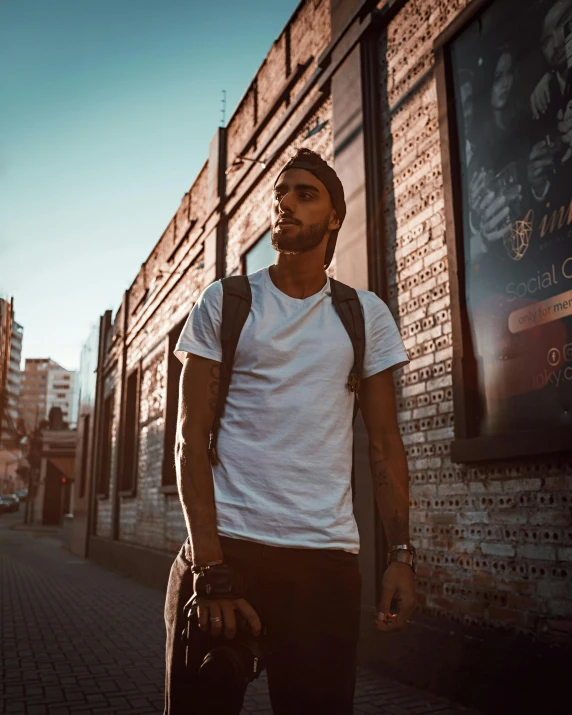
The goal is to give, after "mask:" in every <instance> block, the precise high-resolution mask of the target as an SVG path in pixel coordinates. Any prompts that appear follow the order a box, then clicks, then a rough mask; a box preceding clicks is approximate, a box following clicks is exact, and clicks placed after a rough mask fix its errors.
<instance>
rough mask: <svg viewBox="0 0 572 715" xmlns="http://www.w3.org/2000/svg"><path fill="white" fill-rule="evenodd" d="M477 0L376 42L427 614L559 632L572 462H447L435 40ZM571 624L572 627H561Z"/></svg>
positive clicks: (448, 345)
mask: <svg viewBox="0 0 572 715" xmlns="http://www.w3.org/2000/svg"><path fill="white" fill-rule="evenodd" d="M467 4H468V3H467V0H457V1H456V2H451V1H449V0H447V1H446V0H410V2H409V3H407V5H406V6H405V8H404V9H403V10H402V11H401V12H400V13H399V14H398V16H397V17H396V18H395V20H394V21H393V22H392V24H391V25H390V27H389V30H388V35H387V43H386V44H385V43H384V42H383V41H382V42H381V43H380V68H381V75H382V88H381V97H382V105H383V106H384V109H385V111H384V112H383V117H382V122H383V132H384V135H385V145H386V147H387V153H386V155H385V156H384V157H383V160H384V182H385V185H386V189H385V192H386V195H385V221H386V226H387V256H386V260H387V270H388V281H389V296H390V308H391V309H392V311H393V313H394V315H395V316H396V317H397V319H398V323H399V326H400V329H401V333H402V336H403V340H404V342H405V345H406V347H407V349H408V351H409V355H410V358H411V363H410V365H409V366H408V367H407V368H405V369H404V370H403V371H402V372H401V373H400V375H399V377H398V378H397V396H398V410H399V422H400V429H401V433H402V436H403V441H404V443H405V448H406V452H407V458H408V462H409V468H410V475H411V509H412V511H411V530H412V538H413V539H414V542H415V543H416V544H417V546H418V547H419V550H420V554H421V567H420V569H419V579H418V589H419V592H420V602H421V605H422V611H423V610H424V611H425V612H427V613H429V614H432V615H436V614H437V615H439V614H442V615H446V616H448V617H452V618H454V619H458V620H461V621H463V622H465V623H467V624H472V625H479V626H493V627H506V628H509V629H511V630H512V631H519V632H524V633H531V634H532V633H536V634H538V635H539V636H540V637H542V638H552V637H554V638H558V637H559V636H560V635H563V633H565V631H566V629H567V628H569V627H570V625H572V623H571V621H566V618H567V619H570V618H571V614H572V587H571V583H572V564H571V561H572V523H571V510H570V507H571V503H570V501H571V499H570V489H571V487H572V463H570V462H566V461H565V460H561V459H558V458H552V459H526V461H525V460H518V461H514V460H513V461H510V462H505V463H494V464H483V465H482V466H479V467H474V466H471V467H469V466H465V465H463V466H462V465H456V464H453V463H452V462H451V459H450V456H449V445H450V441H451V440H452V438H453V436H454V433H453V430H454V424H453V403H452V376H451V366H452V354H453V351H452V340H451V330H452V327H451V311H450V296H449V274H448V265H447V250H446V245H445V215H444V194H443V176H442V170H441V147H440V143H439V116H438V108H437V92H436V81H435V76H434V74H433V65H434V56H433V50H432V44H433V41H434V39H435V38H436V37H437V36H438V35H439V34H440V33H441V32H442V30H443V29H444V28H445V27H446V26H447V24H448V23H450V22H451V20H452V19H453V18H454V17H455V16H456V15H457V14H458V13H459V12H460V11H461V10H462V9H463V8H464V7H465V5H467ZM560 617H563V619H562V620H559V618H560Z"/></svg>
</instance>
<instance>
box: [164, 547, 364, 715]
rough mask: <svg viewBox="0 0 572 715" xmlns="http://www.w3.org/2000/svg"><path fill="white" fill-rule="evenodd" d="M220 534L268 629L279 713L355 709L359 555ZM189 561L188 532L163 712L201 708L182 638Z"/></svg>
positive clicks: (340, 714)
mask: <svg viewBox="0 0 572 715" xmlns="http://www.w3.org/2000/svg"><path fill="white" fill-rule="evenodd" d="M220 542H221V547H222V550H223V553H224V557H225V560H226V562H227V563H228V564H229V565H230V566H232V567H233V568H234V569H235V570H237V571H240V572H241V573H242V574H243V576H244V577H245V579H246V584H247V590H246V599H247V600H248V602H249V603H250V604H251V605H252V606H253V608H254V609H255V610H256V611H257V613H258V615H259V617H260V620H261V621H262V627H263V629H266V637H267V642H268V647H269V650H268V657H267V661H266V670H267V675H268V687H269V693H270V700H271V703H272V710H273V712H274V715H321V713H328V715H351V713H353V697H354V690H355V679H356V650H357V642H358V637H359V621H360V603H361V574H360V570H359V563H358V557H357V555H355V554H350V553H348V552H346V551H341V550H332V549H298V548H284V547H277V546H267V545H264V544H256V543H253V542H250V541H243V540H241V539H229V538H227V537H221V538H220ZM190 567H191V548H190V545H189V543H188V540H187V542H185V544H183V547H182V548H181V551H180V552H179V555H178V556H177V558H176V560H175V562H174V564H173V566H172V568H171V575H170V578H169V586H168V590H167V598H166V603H165V623H166V626H167V648H166V680H165V711H164V715H191V714H193V715H195V714H196V715H200V708H199V709H197V708H198V706H197V704H196V698H195V700H193V683H192V678H191V677H190V674H189V671H187V670H186V668H185V648H184V644H183V641H182V638H181V634H182V632H183V630H184V628H185V616H184V613H183V608H184V606H185V604H186V603H187V602H188V601H189V599H190V598H191V597H192V595H193V575H192V573H191V571H190ZM201 635H203V634H201Z"/></svg>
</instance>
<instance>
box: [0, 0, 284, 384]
mask: <svg viewBox="0 0 572 715" xmlns="http://www.w3.org/2000/svg"><path fill="white" fill-rule="evenodd" d="M297 5H298V0H280V2H274V1H270V0H241V2H237V1H236V0H216V2H215V1H213V2H208V0H163V1H162V2H157V0H0V107H1V111H0V296H3V297H10V296H13V297H14V307H15V313H16V320H17V321H18V322H19V323H21V324H22V325H23V326H24V344H23V354H24V358H26V357H51V358H53V359H54V360H56V361H57V362H59V363H60V364H61V365H63V366H64V367H66V368H68V369H70V370H71V369H76V368H77V367H78V366H79V356H80V351H81V347H82V345H83V343H84V342H85V341H86V339H87V336H88V334H89V331H90V328H91V326H92V325H94V324H95V323H97V321H98V319H99V316H100V315H101V314H102V313H103V312H104V311H105V310H107V309H109V308H111V309H112V310H115V309H116V308H117V307H118V305H119V303H120V301H121V297H122V294H123V291H124V290H125V289H126V288H128V287H129V285H130V284H131V282H132V281H133V279H134V277H135V275H136V274H137V271H138V269H139V266H140V265H141V263H142V262H143V261H144V260H145V258H146V257H147V256H148V255H149V253H150V252H151V249H152V248H153V246H154V245H155V243H156V242H157V240H158V239H159V237H160V236H161V234H162V232H163V230H164V229H165V227H166V226H167V224H168V222H169V221H170V219H171V217H172V215H173V214H174V212H175V211H176V209H177V207H178V205H179V203H180V200H181V198H182V196H183V195H184V194H185V192H186V191H187V190H188V188H189V187H190V186H191V184H192V183H193V180H194V178H195V177H196V175H197V173H198V171H199V170H200V168H201V166H202V165H203V163H204V161H205V160H206V158H207V156H208V148H209V143H210V141H211V139H212V137H213V135H214V133H215V131H216V129H217V127H218V126H219V125H220V121H221V97H222V92H221V90H223V89H226V91H227V115H226V116H227V119H228V118H229V117H230V116H231V114H232V112H233V110H234V109H235V107H236V105H237V104H238V101H239V100H240V98H241V97H242V95H243V93H244V91H245V90H246V88H247V87H248V85H249V84H250V81H251V79H252V78H253V76H254V74H255V73H256V70H257V69H258V67H259V66H260V64H261V63H262V61H263V60H264V57H265V56H266V53H267V52H268V50H269V49H270V47H271V46H272V43H273V42H274V40H275V39H276V38H277V37H278V35H279V34H280V32H281V31H282V29H283V27H284V26H285V24H286V22H287V21H288V18H289V17H290V16H291V14H292V13H293V12H294V10H295V8H296V6H297ZM22 367H23V364H22Z"/></svg>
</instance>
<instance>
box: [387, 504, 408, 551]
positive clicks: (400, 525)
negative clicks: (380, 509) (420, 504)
mask: <svg viewBox="0 0 572 715" xmlns="http://www.w3.org/2000/svg"><path fill="white" fill-rule="evenodd" d="M404 532H405V523H404V521H403V519H401V518H400V517H399V514H398V513H397V510H396V511H394V512H393V517H392V519H391V526H390V527H389V540H390V541H391V543H392V544H398V543H399V542H400V541H401V540H402V539H403V535H404Z"/></svg>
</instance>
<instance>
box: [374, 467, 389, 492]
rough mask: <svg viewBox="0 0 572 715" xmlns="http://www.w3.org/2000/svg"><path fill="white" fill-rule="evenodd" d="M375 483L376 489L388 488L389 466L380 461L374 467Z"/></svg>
mask: <svg viewBox="0 0 572 715" xmlns="http://www.w3.org/2000/svg"><path fill="white" fill-rule="evenodd" d="M373 481H374V484H375V486H376V487H386V486H387V485H388V483H389V474H388V469H387V464H386V463H385V462H382V461H379V462H375V464H374V465H373Z"/></svg>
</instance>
